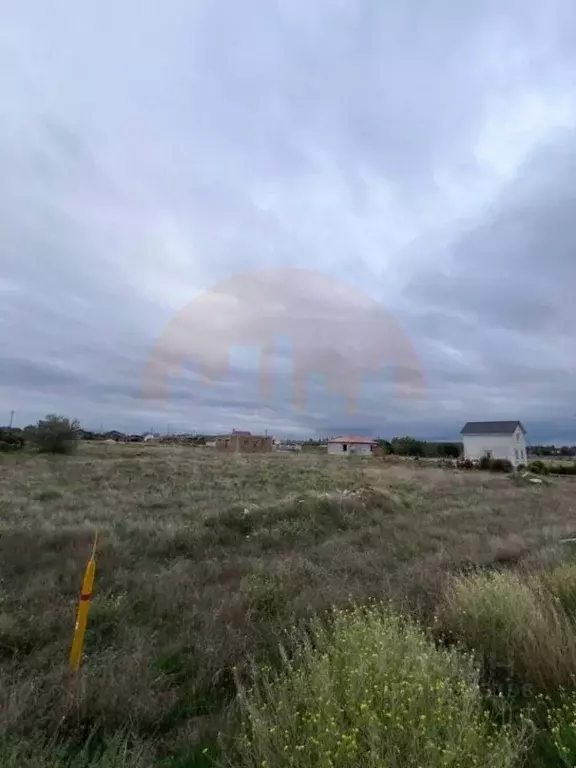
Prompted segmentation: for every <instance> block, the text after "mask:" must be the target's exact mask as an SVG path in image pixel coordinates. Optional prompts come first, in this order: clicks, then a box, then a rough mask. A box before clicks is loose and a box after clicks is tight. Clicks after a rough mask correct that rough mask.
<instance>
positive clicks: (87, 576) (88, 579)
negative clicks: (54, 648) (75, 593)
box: [69, 533, 98, 672]
mask: <svg viewBox="0 0 576 768" xmlns="http://www.w3.org/2000/svg"><path fill="white" fill-rule="evenodd" d="M97 543H98V533H95V534H94V544H93V546H92V554H91V555H90V560H88V564H87V565H86V570H85V572H84V581H83V582H82V592H81V593H80V601H79V603H78V614H77V616H76V626H75V628H74V637H73V639H72V648H71V649H70V660H69V664H70V669H71V670H72V672H78V670H79V669H80V662H81V661H82V650H83V649H84V635H85V634H86V625H87V623H88V612H89V611H90V600H91V599H92V589H93V587H94V576H95V575H96V544H97Z"/></svg>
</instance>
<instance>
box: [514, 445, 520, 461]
mask: <svg viewBox="0 0 576 768" xmlns="http://www.w3.org/2000/svg"><path fill="white" fill-rule="evenodd" d="M514 455H515V456H516V461H518V459H519V458H520V454H519V452H518V448H515V449H514Z"/></svg>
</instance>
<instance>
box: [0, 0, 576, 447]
mask: <svg viewBox="0 0 576 768" xmlns="http://www.w3.org/2000/svg"><path fill="white" fill-rule="evenodd" d="M221 11H222V9H221V8H219V7H218V5H217V4H216V5H215V4H209V3H196V4H190V3H185V2H183V0H168V2H166V3H164V4H163V5H162V8H160V6H158V5H157V4H154V3H151V2H150V3H149V2H145V3H138V4H136V3H135V2H128V3H124V4H123V5H122V7H121V8H118V7H117V5H113V4H112V3H111V2H109V0H107V1H105V2H102V3H99V4H98V5H96V6H91V7H90V8H87V7H84V6H78V7H76V8H71V7H70V6H69V4H65V3H62V2H58V0H51V1H50V2H47V3H45V4H43V6H42V8H41V9H39V8H37V7H36V5H35V4H33V3H31V2H29V0H28V1H27V0H24V1H23V2H21V3H18V4H12V5H11V7H10V9H9V10H8V11H7V13H6V14H5V18H4V23H3V25H2V30H1V31H0V88H1V89H2V92H3V94H4V96H5V98H4V100H3V103H2V106H0V164H1V167H2V182H1V184H0V258H1V260H2V271H1V274H0V328H1V332H2V336H1V342H0V343H1V345H2V350H1V351H2V367H1V377H0V392H1V393H2V401H3V402H4V403H6V409H7V411H8V412H9V410H10V409H11V408H15V409H16V410H17V420H20V421H22V422H27V421H30V420H32V419H33V418H37V417H38V416H41V415H43V413H45V412H47V411H53V410H61V411H64V412H69V411H70V410H71V409H73V410H74V413H71V415H74V416H77V417H79V418H80V419H81V420H82V421H84V422H85V423H87V424H88V425H90V426H98V425H99V424H100V423H103V424H104V425H105V426H106V427H110V428H111V427H115V426H117V427H119V428H130V429H138V430H140V429H142V430H143V429H149V428H150V427H151V426H154V425H156V426H157V427H158V428H163V425H164V424H165V423H167V422H171V423H172V425H173V428H178V429H188V428H189V429H207V430H208V429H227V428H230V427H232V426H237V427H247V428H251V427H252V428H254V429H260V428H268V429H269V430H270V431H277V432H280V433H286V434H287V433H289V432H291V433H301V434H305V433H309V432H313V431H316V432H319V431H321V432H323V433H325V434H328V433H330V432H332V431H341V430H343V429H344V428H346V429H347V430H348V429H350V430H354V431H366V432H367V433H368V432H373V431H376V432H383V433H392V432H403V433H406V432H410V431H411V432H415V433H418V434H422V435H423V436H435V435H436V436H447V437H450V436H455V435H456V434H457V433H458V430H459V428H460V426H461V422H462V421H465V420H467V419H476V418H498V417H502V418H517V417H518V418H522V419H523V421H524V422H525V423H526V426H527V427H528V429H529V431H530V432H531V434H532V433H533V432H534V434H536V435H537V436H538V435H540V436H541V437H542V439H544V438H545V437H546V438H550V439H552V438H553V437H554V435H555V434H558V435H559V434H562V435H566V423H567V421H566V414H569V413H571V412H572V411H573V410H576V409H574V408H573V396H572V393H571V388H570V379H571V376H572V369H573V367H574V363H573V359H574V354H573V347H574V345H573V342H574V322H573V320H572V317H573V310H572V309H571V301H570V300H571V298H572V291H573V284H574V280H573V278H574V277H575V274H574V273H575V270H576V267H575V266H573V253H574V245H575V244H576V243H575V242H574V241H575V239H576V232H575V227H574V225H573V218H574V217H573V210H574V204H573V203H574V193H573V191H572V186H573V185H572V183H571V179H572V178H573V171H574V170H575V169H576V143H575V142H574V127H575V120H576V97H575V95H574V89H573V82H574V75H575V74H576V72H575V70H576V54H574V50H576V48H574V45H573V42H574V34H575V32H576V9H575V8H574V6H573V4H572V3H571V2H569V0H554V1H553V2H552V3H549V4H548V5H546V7H544V6H542V5H541V4H540V3H536V2H535V0H530V2H528V3H526V2H519V0H510V2H507V3H505V4H503V3H501V2H496V0H485V1H484V2H482V3H476V4H475V5H473V6H470V5H464V6H455V5H454V4H453V3H448V1H447V0H438V2H436V3H434V4H432V5H429V6H423V4H422V3H418V2H416V0H410V2H407V3H404V4H403V5H391V4H388V5H382V4H376V3H368V2H359V3H356V4H348V3H343V2H339V1H338V0H333V1H332V2H327V1H325V2H321V3H317V4H316V5H314V6H311V5H310V4H305V3H303V2H297V1H296V0H291V1H290V2H288V1H287V0H286V2H280V3H275V4H270V3H266V2H264V1H263V0H250V1H249V2H246V3H243V4H242V5H238V6H231V7H229V8H228V7H227V8H226V13H221ZM298 269H307V270H309V271H310V272H311V273H314V274H315V275H318V274H323V275H325V276H326V277H325V278H324V285H325V286H326V290H324V291H323V290H321V288H319V286H318V285H317V284H316V283H315V281H314V279H312V280H311V281H308V282H306V281H304V282H302V281H301V282H300V283H299V285H297V286H296V288H297V289H298V290H295V286H294V285H291V284H289V281H287V282H284V283H282V282H280V283H277V284H274V285H273V286H272V287H270V286H268V287H266V286H263V285H261V284H259V283H258V281H256V282H255V283H253V288H255V290H256V293H255V294H254V295H250V296H248V295H245V294H242V296H241V297H240V304H238V302H237V303H236V304H234V303H232V304H228V305H226V306H225V307H224V308H220V309H218V310H216V308H215V306H214V304H212V309H211V310H210V311H208V312H206V313H205V315H204V317H200V318H199V319H196V320H195V323H194V333H195V334H196V339H195V340H194V343H193V344H192V349H196V350H197V349H198V348H199V346H200V347H201V348H202V349H203V350H204V352H207V353H210V351H211V350H212V351H214V344H213V341H214V338H215V336H214V334H215V333H216V331H215V328H216V327H217V326H218V323H220V325H221V326H222V328H221V331H222V332H224V333H228V334H229V335H230V337H233V336H234V333H233V331H234V329H235V328H237V327H245V322H246V318H256V319H257V320H258V323H260V324H261V323H262V320H263V318H264V319H265V318H268V319H269V320H270V318H274V317H276V316H277V315H276V314H275V313H277V312H280V313H281V312H282V311H283V309H282V308H286V307H289V308H290V312H291V314H292V316H293V323H292V326H291V327H290V326H288V327H287V328H284V327H283V328H282V329H281V330H282V332H283V334H284V335H285V336H288V337H289V338H288V340H287V342H286V339H285V340H284V342H282V339H273V341H274V342H275V345H274V344H273V345H272V346H273V350H272V351H273V361H274V363H275V365H274V372H275V374H274V375H275V377H276V379H277V384H278V386H277V387H276V389H275V391H274V392H273V393H270V397H268V398H263V397H262V394H261V391H260V379H259V372H258V365H259V362H258V361H259V354H258V344H260V341H261V339H260V337H258V338H254V335H252V336H250V334H248V341H249V342H250V340H251V341H252V342H256V343H255V344H253V345H252V346H253V348H247V347H250V343H249V344H246V343H244V344H241V343H238V344H236V348H235V349H232V350H231V351H232V353H233V354H232V358H233V364H232V365H231V368H230V370H228V372H225V371H224V372H223V374H222V376H221V377H220V379H218V380H216V381H214V382H213V383H212V384H211V386H208V387H206V386H204V385H202V383H201V380H200V378H199V373H200V370H199V369H198V367H195V366H196V363H195V362H194V360H192V359H190V360H183V365H182V366H181V368H180V369H179V372H177V373H174V372H173V373H172V375H171V378H170V388H169V395H168V396H167V397H166V398H165V399H164V400H157V401H153V400H147V399H145V398H142V397H141V390H142V384H143V376H144V374H145V371H146V365H147V362H148V361H149V359H150V356H151V355H152V354H153V352H154V349H156V348H157V345H158V342H159V339H162V338H163V334H164V333H165V331H166V329H167V328H169V327H170V323H171V322H173V321H174V318H175V317H178V316H179V315H178V313H182V312H183V311H185V308H186V307H188V306H190V305H194V306H197V302H198V300H199V297H201V296H202V295H206V292H207V291H208V292H210V290H211V289H212V288H213V287H214V286H217V285H221V284H222V282H223V281H224V282H225V281H226V280H228V279H230V278H231V276H233V275H247V274H260V273H261V272H262V271H263V270H264V271H266V270H271V271H272V272H273V273H274V274H277V275H278V274H295V273H296V272H295V271H296V270H298ZM283 270H284V272H283ZM286 270H288V272H286ZM337 284H339V285H345V286H348V289H349V290H344V292H343V295H338V291H337V290H336V289H335V287H334V286H336V285H337ZM358 296H364V297H366V304H365V306H362V302H360V304H361V306H358ZM353 297H356V298H353ZM272 305H273V306H274V307H276V309H273V310H272V309H270V307H271V306H272ZM371 305H377V306H379V307H380V308H381V314H380V318H382V317H388V318H391V319H392V320H393V322H394V324H396V325H397V327H398V328H399V329H400V331H401V334H405V335H407V336H406V337H407V338H408V340H409V346H410V347H411V348H413V350H414V354H415V356H416V358H417V359H418V361H419V362H418V366H419V369H420V371H421V372H422V374H423V376H424V379H425V382H426V397H417V398H402V397H399V396H398V392H397V390H396V388H395V387H396V378H397V376H398V370H400V372H401V371H402V370H405V369H406V370H408V369H410V365H408V366H406V364H405V363H402V362H401V363H400V365H398V366H396V368H397V369H398V370H397V371H396V377H395V371H394V370H393V369H394V365H393V363H394V362H397V361H394V360H390V359H389V360H388V361H385V362H386V363H387V364H386V365H384V366H383V367H382V368H381V369H380V371H379V372H377V371H372V372H371V373H369V375H367V376H366V377H365V380H364V384H363V388H362V397H361V398H360V401H359V403H358V409H357V411H356V413H354V414H351V413H349V412H348V411H347V410H346V401H345V399H343V397H342V396H341V395H338V393H334V392H330V391H325V390H324V389H323V387H322V380H321V378H318V377H316V378H314V377H312V379H311V381H310V387H309V402H308V407H307V409H305V410H302V409H300V410H299V409H297V408H295V407H294V393H293V391H292V376H293V371H292V367H293V363H294V362H295V361H294V357H293V351H292V352H291V351H290V350H291V347H290V344H291V343H292V344H293V343H294V339H296V340H297V344H298V345H299V348H300V349H301V350H302V351H303V352H305V353H306V354H307V355H308V357H309V359H311V360H312V362H314V361H316V362H317V363H318V366H317V367H318V369H319V370H320V371H321V370H322V365H321V364H320V363H321V362H322V361H326V360H332V361H336V360H337V359H341V362H342V365H341V368H338V365H337V363H336V362H332V363H330V365H332V367H333V370H332V372H331V374H330V376H329V377H328V378H332V379H336V380H337V379H338V376H339V373H338V372H339V370H342V371H345V370H346V366H347V365H349V364H350V362H353V361H354V360H355V359H357V357H358V354H359V350H361V349H363V348H366V347H368V348H369V346H370V342H371V341H372V340H373V339H374V338H377V337H378V335H379V334H380V335H382V330H381V328H380V325H379V323H377V322H374V315H373V314H371V312H370V311H368V310H367V309H366V307H367V306H371ZM278 308H279V309H278ZM235 324H236V325H235ZM328 328H329V329H330V333H329V334H328V336H330V339H329V340H328V339H327V337H326V329H328ZM280 335H282V334H280ZM257 336H258V334H257ZM290 337H291V338H290ZM246 340H247V338H246V337H245V338H244V342H246ZM335 340H336V341H335ZM236 341H237V342H242V338H236ZM338 342H340V347H341V348H340V349H337V348H336V347H337V346H338ZM283 343H284V347H282V344H283ZM232 346H233V347H234V344H233V345H232ZM336 352H337V353H338V354H339V355H340V358H337V357H335V356H334V354H335V353H336ZM331 355H332V357H330V356H331ZM184 357H185V356H184ZM191 357H193V355H192V356H191ZM220 362H221V361H220ZM363 365H364V368H365V369H368V368H370V367H371V366H370V365H368V364H367V363H366V362H364V363H363ZM403 365H404V368H403ZM328 367H330V366H328ZM324 368H326V365H324ZM412 368H413V366H412ZM342 375H343V374H342ZM531 424H532V425H533V429H532V427H531ZM574 439H575V440H576V435H574Z"/></svg>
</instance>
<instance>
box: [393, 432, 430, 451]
mask: <svg viewBox="0 0 576 768" xmlns="http://www.w3.org/2000/svg"><path fill="white" fill-rule="evenodd" d="M392 450H393V452H394V453H395V454H397V455H398V456H424V454H425V444H424V442H423V441H422V440H417V439H416V438H415V437H409V436H408V435H407V436H405V437H395V438H394V439H393V440H392Z"/></svg>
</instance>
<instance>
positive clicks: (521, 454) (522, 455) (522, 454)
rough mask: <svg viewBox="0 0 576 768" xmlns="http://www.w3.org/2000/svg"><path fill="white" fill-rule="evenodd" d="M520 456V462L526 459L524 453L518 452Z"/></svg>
mask: <svg viewBox="0 0 576 768" xmlns="http://www.w3.org/2000/svg"><path fill="white" fill-rule="evenodd" d="M520 456H521V458H522V460H524V459H525V458H526V457H525V456H524V451H520Z"/></svg>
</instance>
